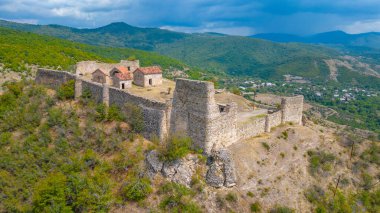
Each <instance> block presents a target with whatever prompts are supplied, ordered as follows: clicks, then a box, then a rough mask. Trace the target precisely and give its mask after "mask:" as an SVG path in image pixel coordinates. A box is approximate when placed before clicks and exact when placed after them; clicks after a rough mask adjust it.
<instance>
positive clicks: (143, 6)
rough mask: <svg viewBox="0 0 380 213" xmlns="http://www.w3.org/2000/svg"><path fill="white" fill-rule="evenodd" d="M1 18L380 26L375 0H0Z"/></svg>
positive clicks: (270, 28) (356, 29) (246, 30)
mask: <svg viewBox="0 0 380 213" xmlns="http://www.w3.org/2000/svg"><path fill="white" fill-rule="evenodd" d="M0 19H5V20H11V21H17V22H24V23H33V24H60V25H66V26H71V27H79V28H95V27H99V26H103V25H107V24H109V23H111V22H120V21H123V22H126V23H128V24H131V25H134V26H139V27H160V28H165V29H170V30H175V31H183V32H210V31H212V32H220V33H226V34H233V35H250V34H256V33H271V32H276V33H291V34H299V35H303V34H312V33H318V32H325V31H331V30H344V31H346V32H349V33H360V32H370V31H378V32H380V0H0Z"/></svg>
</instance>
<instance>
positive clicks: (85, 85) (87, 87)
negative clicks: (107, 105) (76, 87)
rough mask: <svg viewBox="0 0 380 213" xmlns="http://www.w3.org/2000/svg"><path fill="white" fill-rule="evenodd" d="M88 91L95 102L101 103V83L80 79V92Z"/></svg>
mask: <svg viewBox="0 0 380 213" xmlns="http://www.w3.org/2000/svg"><path fill="white" fill-rule="evenodd" d="M86 92H90V94H91V98H92V99H94V100H95V101H96V102H97V103H103V85H102V84H99V83H96V82H90V81H86V80H83V79H82V94H84V93H86Z"/></svg>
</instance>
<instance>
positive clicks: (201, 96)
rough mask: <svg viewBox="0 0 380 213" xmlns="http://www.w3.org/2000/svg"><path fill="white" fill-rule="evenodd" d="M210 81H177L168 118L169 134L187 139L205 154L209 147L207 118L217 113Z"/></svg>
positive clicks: (209, 120) (210, 144)
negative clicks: (187, 137)
mask: <svg viewBox="0 0 380 213" xmlns="http://www.w3.org/2000/svg"><path fill="white" fill-rule="evenodd" d="M214 94H215V90H214V85H213V83H211V82H205V81H194V80H187V79H177V81H176V87H175V90H174V97H173V104H172V110H171V115H170V116H171V118H170V132H171V133H183V134H187V135H188V136H189V137H191V139H192V141H193V145H194V146H195V147H197V148H201V149H203V150H205V151H206V152H207V151H209V150H210V147H212V142H213V141H211V139H212V137H210V135H211V134H210V133H211V132H212V130H211V129H210V123H211V118H212V117H214V116H216V115H217V113H218V106H217V105H216V103H215V99H214Z"/></svg>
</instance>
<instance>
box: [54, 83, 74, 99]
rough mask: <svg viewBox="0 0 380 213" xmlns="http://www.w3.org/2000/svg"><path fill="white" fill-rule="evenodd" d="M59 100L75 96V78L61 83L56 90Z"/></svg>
mask: <svg viewBox="0 0 380 213" xmlns="http://www.w3.org/2000/svg"><path fill="white" fill-rule="evenodd" d="M57 96H58V99H59V100H68V99H74V98H75V80H69V81H67V82H65V83H63V84H62V85H61V86H60V87H59V88H58V90H57Z"/></svg>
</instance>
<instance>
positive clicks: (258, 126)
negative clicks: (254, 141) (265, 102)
mask: <svg viewBox="0 0 380 213" xmlns="http://www.w3.org/2000/svg"><path fill="white" fill-rule="evenodd" d="M265 126H266V116H265V117H264V116H261V117H255V118H252V119H250V120H249V122H248V121H247V122H245V123H241V124H238V139H239V140H244V139H247V138H250V137H254V136H257V135H260V134H262V133H264V132H265Z"/></svg>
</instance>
